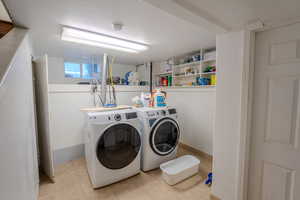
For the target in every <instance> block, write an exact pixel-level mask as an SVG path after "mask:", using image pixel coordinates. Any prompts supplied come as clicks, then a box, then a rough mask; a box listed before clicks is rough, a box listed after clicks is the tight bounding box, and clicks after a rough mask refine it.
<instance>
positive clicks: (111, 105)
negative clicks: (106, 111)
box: [104, 103, 117, 108]
mask: <svg viewBox="0 0 300 200" xmlns="http://www.w3.org/2000/svg"><path fill="white" fill-rule="evenodd" d="M104 107H106V108H114V107H117V104H115V103H108V104H105V105H104Z"/></svg>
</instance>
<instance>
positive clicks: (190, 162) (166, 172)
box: [160, 155, 200, 185]
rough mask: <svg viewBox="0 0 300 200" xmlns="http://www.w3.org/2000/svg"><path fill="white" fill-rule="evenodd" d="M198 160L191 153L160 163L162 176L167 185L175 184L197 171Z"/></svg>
mask: <svg viewBox="0 0 300 200" xmlns="http://www.w3.org/2000/svg"><path fill="white" fill-rule="evenodd" d="M199 165H200V160H199V159H198V158H196V157H195V156H192V155H185V156H181V157H179V158H176V159H174V160H171V161H168V162H165V163H163V164H161V165H160V169H161V170H162V172H163V173H162V177H163V179H164V180H165V181H166V182H167V183H168V184H169V185H175V184H176V183H179V182H180V181H183V180H185V179H187V178H189V177H191V176H193V175H195V174H197V173H198V171H199Z"/></svg>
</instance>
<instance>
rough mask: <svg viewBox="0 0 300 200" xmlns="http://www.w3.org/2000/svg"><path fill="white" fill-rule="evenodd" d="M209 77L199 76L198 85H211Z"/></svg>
mask: <svg viewBox="0 0 300 200" xmlns="http://www.w3.org/2000/svg"><path fill="white" fill-rule="evenodd" d="M209 81H210V79H209V78H205V77H199V78H197V83H198V85H209Z"/></svg>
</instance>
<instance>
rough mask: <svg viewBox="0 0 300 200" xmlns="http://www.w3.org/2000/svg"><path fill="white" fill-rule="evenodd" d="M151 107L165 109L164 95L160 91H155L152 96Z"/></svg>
mask: <svg viewBox="0 0 300 200" xmlns="http://www.w3.org/2000/svg"><path fill="white" fill-rule="evenodd" d="M153 106H154V107H165V106H166V95H165V94H164V93H163V92H161V90H160V89H156V91H155V92H154V94H153Z"/></svg>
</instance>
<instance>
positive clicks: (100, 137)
mask: <svg viewBox="0 0 300 200" xmlns="http://www.w3.org/2000/svg"><path fill="white" fill-rule="evenodd" d="M141 128H142V126H141V123H140V120H139V119H138V116H137V112H136V110H134V109H125V110H117V111H107V112H90V113H87V132H86V134H85V157H86V161H87V168H88V173H89V176H90V179H91V182H92V185H93V187H94V188H99V187H103V186H105V185H109V184H112V183H114V182H117V181H120V180H122V179H125V178H128V177H130V176H133V175H136V174H138V173H139V172H140V152H141Z"/></svg>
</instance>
